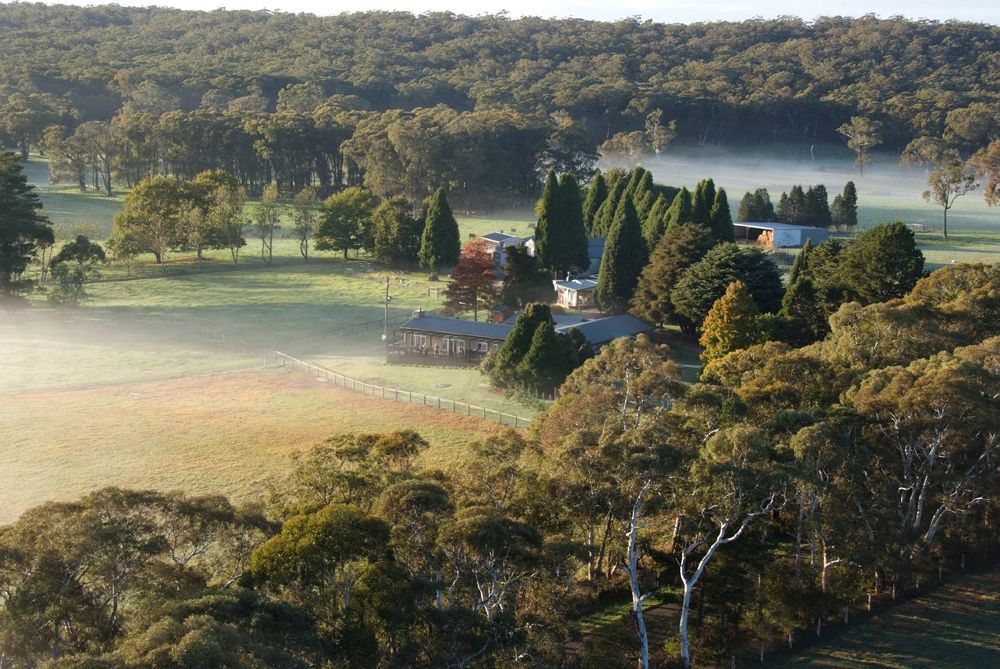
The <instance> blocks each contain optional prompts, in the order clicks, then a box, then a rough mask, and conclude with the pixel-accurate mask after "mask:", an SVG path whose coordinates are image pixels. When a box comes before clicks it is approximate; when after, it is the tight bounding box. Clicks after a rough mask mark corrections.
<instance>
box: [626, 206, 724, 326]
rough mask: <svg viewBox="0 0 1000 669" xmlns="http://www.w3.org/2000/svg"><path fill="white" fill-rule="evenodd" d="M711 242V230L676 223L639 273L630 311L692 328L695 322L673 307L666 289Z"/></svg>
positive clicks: (658, 321)
mask: <svg viewBox="0 0 1000 669" xmlns="http://www.w3.org/2000/svg"><path fill="white" fill-rule="evenodd" d="M713 244H715V240H714V239H713V238H712V233H711V231H710V230H709V229H708V228H706V227H705V226H703V225H697V224H692V225H680V226H677V227H676V228H675V229H674V230H672V231H671V233H670V234H669V235H664V236H662V237H661V238H660V240H659V242H658V243H657V244H656V247H655V248H654V249H653V253H652V255H651V256H650V259H649V263H648V264H647V265H646V267H645V268H643V270H642V274H641V275H640V276H639V285H638V286H637V287H636V290H635V294H634V295H633V296H632V308H631V309H630V313H632V314H633V315H634V316H636V317H638V318H641V319H643V320H644V321H646V322H648V323H653V324H656V325H663V324H665V323H669V322H677V323H679V324H680V325H681V326H682V327H683V328H684V329H685V330H687V331H691V330H693V329H694V325H696V324H693V323H690V322H688V321H686V319H683V317H680V316H679V315H678V314H677V313H676V311H675V310H674V305H673V302H671V301H670V292H671V291H672V290H673V288H674V285H675V284H676V283H677V281H678V280H679V279H680V277H681V275H682V274H683V273H684V270H686V269H687V268H688V267H690V266H691V265H693V264H695V263H696V262H698V261H699V260H701V259H702V258H703V257H704V256H705V254H706V253H708V251H709V249H711V248H712V246H713Z"/></svg>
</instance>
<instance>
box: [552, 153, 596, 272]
mask: <svg viewBox="0 0 1000 669" xmlns="http://www.w3.org/2000/svg"><path fill="white" fill-rule="evenodd" d="M559 219H560V220H559V226H558V231H559V236H558V237H556V238H555V247H556V249H557V251H558V255H557V258H558V264H557V266H556V268H555V269H556V270H557V271H559V272H566V271H568V270H570V269H573V268H576V269H578V270H586V269H587V267H589V266H590V254H589V249H588V244H587V230H586V228H585V227H584V224H583V204H582V203H581V202H580V184H579V183H577V181H576V178H575V177H574V176H573V175H572V174H570V173H569V172H566V173H564V174H563V175H562V176H561V177H559ZM552 239H553V238H552V237H551V235H550V241H551V240H552Z"/></svg>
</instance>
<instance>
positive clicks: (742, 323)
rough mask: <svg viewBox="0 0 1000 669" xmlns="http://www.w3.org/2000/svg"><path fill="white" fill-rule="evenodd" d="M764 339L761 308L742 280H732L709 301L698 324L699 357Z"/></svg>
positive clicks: (718, 354)
mask: <svg viewBox="0 0 1000 669" xmlns="http://www.w3.org/2000/svg"><path fill="white" fill-rule="evenodd" d="M763 340H764V332H763V330H762V328H761V323H760V310H759V309H758V308H757V305H756V304H755V303H754V301H753V297H751V295H750V291H749V290H747V287H746V284H744V283H743V282H742V281H733V282H732V283H731V284H729V287H728V288H726V293H725V295H723V296H722V297H720V298H719V299H718V300H716V301H715V304H713V305H712V308H711V310H709V312H708V315H707V316H706V317H705V322H704V323H703V324H702V326H701V339H700V340H699V343H700V344H701V345H702V346H703V347H705V350H704V352H702V354H701V359H702V360H704V361H705V362H711V361H713V360H715V359H717V358H721V357H722V356H724V355H725V354H727V353H729V352H731V351H736V350H738V349H741V348H747V347H749V346H753V345H754V344H759V343H761V342H762V341H763Z"/></svg>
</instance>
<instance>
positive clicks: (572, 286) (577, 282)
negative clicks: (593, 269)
mask: <svg viewBox="0 0 1000 669" xmlns="http://www.w3.org/2000/svg"><path fill="white" fill-rule="evenodd" d="M553 283H554V284H556V287H557V288H566V289H567V290H589V289H590V288H596V287H597V279H570V280H569V281H553Z"/></svg>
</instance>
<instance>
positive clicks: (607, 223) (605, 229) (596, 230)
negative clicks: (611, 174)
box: [591, 176, 628, 237]
mask: <svg viewBox="0 0 1000 669" xmlns="http://www.w3.org/2000/svg"><path fill="white" fill-rule="evenodd" d="M627 185H628V179H626V178H624V176H622V177H619V178H618V180H617V181H615V183H614V185H613V186H612V187H611V192H609V193H608V197H607V198H606V199H605V200H604V202H603V203H602V204H601V207H600V208H599V209H598V210H597V214H596V215H595V216H594V225H593V227H592V229H591V236H592V237H607V236H608V233H609V232H610V231H611V222H612V221H613V220H614V218H615V212H616V211H617V210H618V203H619V202H621V199H622V196H623V195H624V194H625V187H626V186H627Z"/></svg>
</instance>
